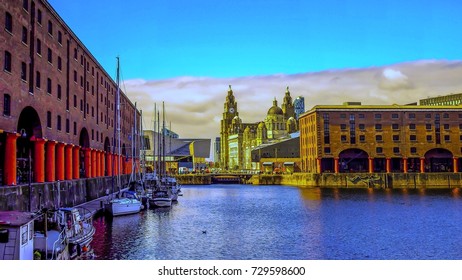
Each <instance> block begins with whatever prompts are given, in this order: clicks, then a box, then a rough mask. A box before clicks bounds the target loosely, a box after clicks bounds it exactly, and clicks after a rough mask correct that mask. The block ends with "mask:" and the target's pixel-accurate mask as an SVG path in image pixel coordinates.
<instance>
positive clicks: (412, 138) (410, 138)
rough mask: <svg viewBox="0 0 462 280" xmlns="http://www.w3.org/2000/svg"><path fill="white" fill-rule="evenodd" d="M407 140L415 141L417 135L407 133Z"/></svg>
mask: <svg viewBox="0 0 462 280" xmlns="http://www.w3.org/2000/svg"><path fill="white" fill-rule="evenodd" d="M409 140H411V141H417V135H414V134H412V135H409Z"/></svg>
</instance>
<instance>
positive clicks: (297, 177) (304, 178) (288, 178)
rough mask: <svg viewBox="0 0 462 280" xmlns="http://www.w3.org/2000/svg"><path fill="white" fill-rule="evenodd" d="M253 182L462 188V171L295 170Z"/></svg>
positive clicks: (266, 176)
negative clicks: (370, 171) (310, 171)
mask: <svg viewBox="0 0 462 280" xmlns="http://www.w3.org/2000/svg"><path fill="white" fill-rule="evenodd" d="M248 183H249V184H254V185H292V186H299V187H320V188H392V189H403V188H412V189H414V188H415V189H419V188H423V189H442V188H460V187H462V173H423V174H422V173H375V174H369V173H339V174H334V173H324V174H312V173H294V174H292V175H263V174H261V175H254V176H252V178H250V179H249V181H248Z"/></svg>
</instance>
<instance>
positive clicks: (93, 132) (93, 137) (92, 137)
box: [91, 129, 95, 141]
mask: <svg viewBox="0 0 462 280" xmlns="http://www.w3.org/2000/svg"><path fill="white" fill-rule="evenodd" d="M91 140H92V141H94V140H95V130H94V129H92V130H91Z"/></svg>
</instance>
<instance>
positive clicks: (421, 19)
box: [49, 0, 462, 80]
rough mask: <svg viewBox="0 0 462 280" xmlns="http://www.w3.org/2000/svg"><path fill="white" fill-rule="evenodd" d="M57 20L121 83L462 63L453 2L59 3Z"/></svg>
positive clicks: (457, 6) (459, 21)
mask: <svg viewBox="0 0 462 280" xmlns="http://www.w3.org/2000/svg"><path fill="white" fill-rule="evenodd" d="M49 3H50V4H51V5H52V6H53V7H54V8H55V9H56V11H57V12H58V14H60V15H61V17H62V18H63V19H64V21H65V22H66V23H67V24H68V25H69V26H70V27H71V28H72V30H73V31H74V32H75V33H76V34H77V35H78V36H79V38H80V39H81V40H82V41H83V43H84V44H85V45H86V46H87V47H88V49H89V50H90V51H91V52H92V53H93V55H94V56H95V57H96V58H97V59H98V61H100V63H101V64H102V65H103V67H105V68H106V70H107V71H108V73H109V74H111V75H112V74H113V73H115V64H116V62H115V56H117V55H119V56H120V57H121V63H122V74H123V75H124V76H123V78H124V79H136V78H141V79H147V80H158V79H167V78H174V77H180V76H195V77H217V78H223V77H243V76H259V75H271V74H296V73H306V72H317V71H325V70H331V69H345V68H364V67H371V66H383V65H389V64H393V63H400V62H407V61H415V60H427V59H445V60H460V59H461V50H462V46H461V43H462V39H461V38H462V28H461V26H462V17H461V16H460V14H459V13H460V11H461V8H462V4H461V2H460V1H455V0H454V1H449V0H439V1H414V0H409V1H404V0H391V1H383V0H382V1H359V0H350V1H333V0H325V1H308V0H306V1H297V0H285V1H284V0H264V1H263V0H253V1H248V0H233V1H212V0H198V1H192V0H191V1H179V0H169V1H158V0H154V1H152V0H149V1H148V0H134V1H125V0H113V1H104V0H99V1H94V0H79V1H62V0H49Z"/></svg>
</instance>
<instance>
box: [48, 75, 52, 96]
mask: <svg viewBox="0 0 462 280" xmlns="http://www.w3.org/2000/svg"><path fill="white" fill-rule="evenodd" d="M51 86H52V85H51V79H50V78H48V79H47V93H48V94H51Z"/></svg>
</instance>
